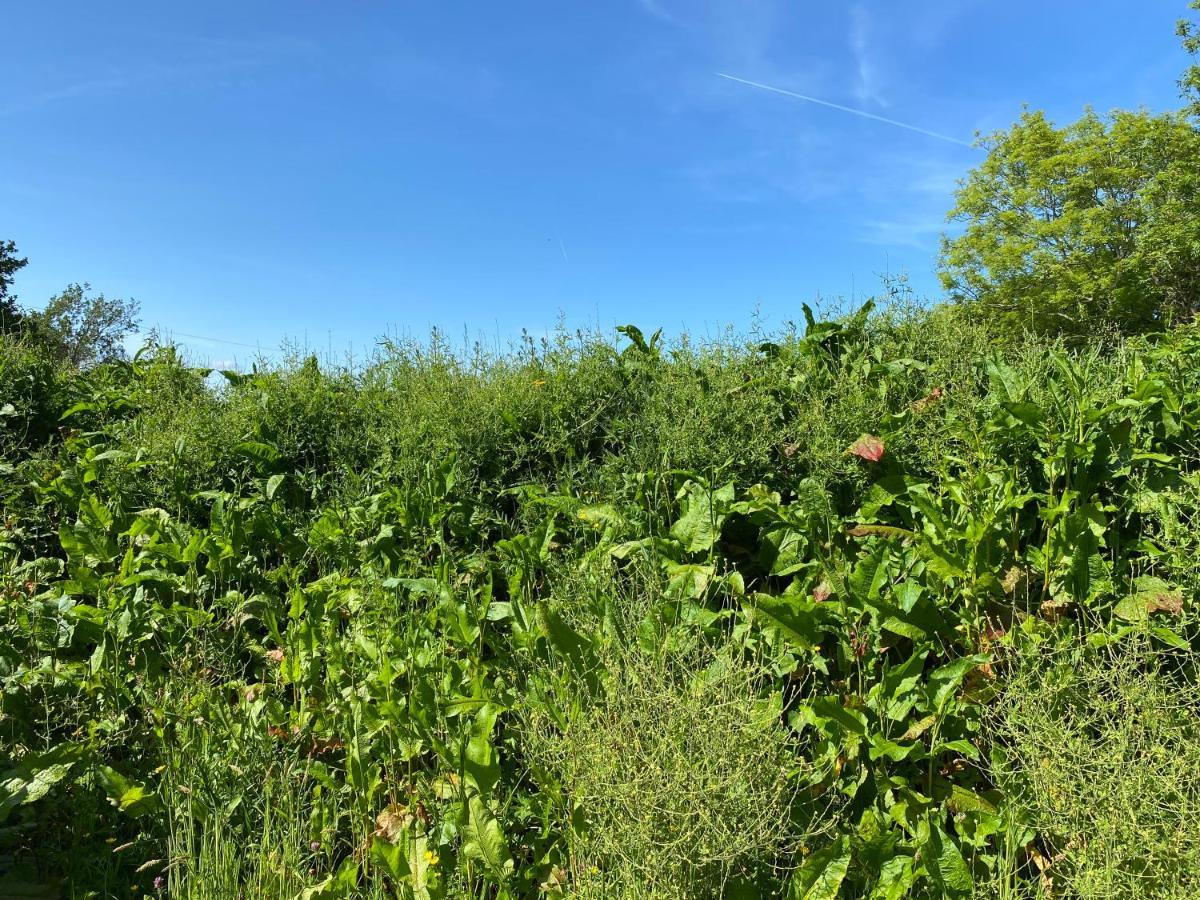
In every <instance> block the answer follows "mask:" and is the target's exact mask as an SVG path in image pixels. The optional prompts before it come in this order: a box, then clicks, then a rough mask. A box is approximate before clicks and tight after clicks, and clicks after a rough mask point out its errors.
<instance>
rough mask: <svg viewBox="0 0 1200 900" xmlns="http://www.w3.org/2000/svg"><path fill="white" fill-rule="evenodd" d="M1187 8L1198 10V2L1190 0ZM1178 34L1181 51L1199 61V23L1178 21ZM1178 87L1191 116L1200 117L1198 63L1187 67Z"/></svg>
mask: <svg viewBox="0 0 1200 900" xmlns="http://www.w3.org/2000/svg"><path fill="white" fill-rule="evenodd" d="M1188 6H1189V8H1191V9H1197V10H1200V0H1192V2H1191V3H1189V4H1188ZM1178 34H1179V36H1180V37H1181V38H1182V39H1183V49H1184V50H1186V51H1187V52H1188V53H1189V54H1190V55H1191V56H1192V58H1193V59H1200V23H1198V22H1192V21H1189V20H1188V19H1180V20H1179V29H1178ZM1179 86H1180V87H1181V88H1183V96H1184V97H1186V98H1187V99H1188V101H1189V102H1190V104H1191V111H1192V115H1195V116H1200V62H1198V63H1192V65H1191V66H1189V67H1188V69H1187V71H1186V72H1184V73H1183V77H1182V78H1180V79H1179Z"/></svg>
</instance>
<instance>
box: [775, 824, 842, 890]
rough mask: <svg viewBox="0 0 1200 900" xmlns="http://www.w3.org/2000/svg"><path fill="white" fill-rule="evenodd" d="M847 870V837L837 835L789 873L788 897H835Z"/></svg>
mask: <svg viewBox="0 0 1200 900" xmlns="http://www.w3.org/2000/svg"><path fill="white" fill-rule="evenodd" d="M849 871H850V839H849V838H847V837H846V836H845V835H843V836H842V837H839V838H838V839H837V840H836V841H834V842H833V843H832V844H830V845H829V846H828V847H826V848H824V849H823V850H818V851H817V852H816V853H814V854H813V855H812V856H810V857H809V858H808V859H806V860H805V861H804V863H803V864H802V865H801V866H800V868H799V869H798V870H797V871H796V874H795V875H793V876H792V886H791V892H790V894H789V900H835V898H836V897H837V896H838V892H839V891H841V889H842V882H843V881H845V880H846V873H847V872H849Z"/></svg>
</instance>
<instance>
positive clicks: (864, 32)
mask: <svg viewBox="0 0 1200 900" xmlns="http://www.w3.org/2000/svg"><path fill="white" fill-rule="evenodd" d="M870 31H871V20H870V17H869V16H868V14H867V10H866V8H865V7H864V6H863V5H862V4H861V3H857V4H855V5H854V6H853V7H852V8H851V10H850V49H851V50H852V51H853V53H854V64H855V68H856V73H857V77H858V80H857V82H856V83H855V85H854V96H855V98H856V99H857V100H858V102H859V103H860V104H862V105H863V106H871V105H875V106H882V107H886V106H888V105H889V104H888V101H887V100H886V99H885V98H884V96H883V94H882V92H881V87H880V84H879V74H878V70H877V63H878V56H877V53H878V51H877V50H873V49H872V46H871V44H870V41H869V37H870Z"/></svg>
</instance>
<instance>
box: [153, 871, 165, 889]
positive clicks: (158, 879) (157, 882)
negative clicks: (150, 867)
mask: <svg viewBox="0 0 1200 900" xmlns="http://www.w3.org/2000/svg"><path fill="white" fill-rule="evenodd" d="M166 886H167V879H165V878H163V877H162V876H161V875H155V876H154V889H155V890H156V891H161V890H162V889H163V888H165V887H166Z"/></svg>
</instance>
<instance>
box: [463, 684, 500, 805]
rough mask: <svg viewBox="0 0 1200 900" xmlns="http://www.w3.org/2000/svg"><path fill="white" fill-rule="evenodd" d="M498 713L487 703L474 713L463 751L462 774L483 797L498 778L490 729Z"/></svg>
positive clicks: (497, 767) (498, 764)
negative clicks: (468, 736)
mask: <svg viewBox="0 0 1200 900" xmlns="http://www.w3.org/2000/svg"><path fill="white" fill-rule="evenodd" d="M498 713H499V710H498V709H497V708H496V707H495V706H493V705H492V704H490V703H489V704H488V705H486V706H484V707H483V708H482V709H480V710H479V712H478V713H476V714H475V721H474V722H473V723H472V725H471V736H470V739H469V740H468V741H467V746H466V751H465V753H464V757H465V759H464V763H463V768H464V772H463V775H464V777H465V779H466V781H467V783H468V784H473V785H474V786H475V788H476V790H478V791H479V793H480V794H482V795H483V796H485V797H487V796H490V795H491V792H492V788H494V787H495V786H496V782H497V781H499V780H500V762H499V760H498V758H497V754H496V748H495V747H493V746H492V729H493V728H495V726H496V716H497V715H498Z"/></svg>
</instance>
